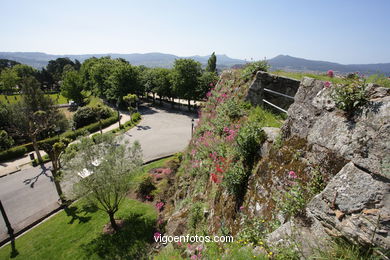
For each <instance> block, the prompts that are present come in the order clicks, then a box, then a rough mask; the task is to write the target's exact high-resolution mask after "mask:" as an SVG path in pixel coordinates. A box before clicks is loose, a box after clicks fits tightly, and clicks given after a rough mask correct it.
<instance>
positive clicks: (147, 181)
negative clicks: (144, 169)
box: [136, 175, 156, 199]
mask: <svg viewBox="0 0 390 260" xmlns="http://www.w3.org/2000/svg"><path fill="white" fill-rule="evenodd" d="M155 189H156V186H155V185H154V184H153V179H152V177H151V176H150V175H146V176H144V177H143V178H142V180H141V182H140V183H139V184H138V187H137V189H136V193H137V197H138V198H140V199H145V197H146V196H148V195H150V194H151V192H152V191H154V190H155Z"/></svg>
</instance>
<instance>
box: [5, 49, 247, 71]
mask: <svg viewBox="0 0 390 260" xmlns="http://www.w3.org/2000/svg"><path fill="white" fill-rule="evenodd" d="M104 56H111V58H114V59H116V58H123V59H125V60H127V61H129V62H130V63H131V64H133V65H137V66H138V65H144V66H147V67H166V68H169V67H172V65H173V63H174V62H175V59H180V58H192V59H194V60H196V61H199V62H200V63H201V64H203V65H206V64H207V60H208V58H209V57H210V56H191V57H179V56H176V55H172V54H165V53H158V52H151V53H145V54H140V53H133V54H118V53H106V54H81V55H52V54H46V53H43V52H0V59H9V60H14V61H18V62H20V63H24V64H27V65H30V66H33V67H35V68H42V67H45V66H46V65H47V63H48V62H49V61H50V60H54V59H57V58H61V57H68V58H70V59H72V60H74V59H77V60H79V61H81V62H82V61H84V60H86V59H88V58H91V57H97V58H100V57H104ZM217 63H218V68H219V69H224V68H230V67H231V66H233V65H236V64H245V63H246V62H245V61H244V60H239V59H232V58H229V57H228V56H226V55H217Z"/></svg>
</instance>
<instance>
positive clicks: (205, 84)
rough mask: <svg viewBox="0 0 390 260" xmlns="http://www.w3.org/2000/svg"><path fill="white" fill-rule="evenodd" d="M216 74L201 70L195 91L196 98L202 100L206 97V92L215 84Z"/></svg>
mask: <svg viewBox="0 0 390 260" xmlns="http://www.w3.org/2000/svg"><path fill="white" fill-rule="evenodd" d="M217 81H218V76H217V74H216V73H215V72H207V71H206V72H203V73H202V76H200V78H199V85H198V89H197V92H196V99H197V100H202V99H204V98H205V97H206V94H207V92H209V91H210V89H211V88H213V87H214V86H215V84H216V83H217Z"/></svg>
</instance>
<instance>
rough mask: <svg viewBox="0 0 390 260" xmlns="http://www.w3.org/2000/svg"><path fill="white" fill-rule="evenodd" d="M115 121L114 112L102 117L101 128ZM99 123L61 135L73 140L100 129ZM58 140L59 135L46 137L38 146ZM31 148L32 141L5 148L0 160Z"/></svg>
mask: <svg viewBox="0 0 390 260" xmlns="http://www.w3.org/2000/svg"><path fill="white" fill-rule="evenodd" d="M116 121H118V115H117V114H115V115H114V116H112V117H109V118H107V119H104V120H102V122H101V123H102V128H104V127H107V126H109V125H112V124H113V123H115V122H116ZM99 124H100V123H99V122H97V123H93V124H90V125H88V126H85V127H83V128H80V129H77V130H75V131H67V132H65V133H63V134H62V135H61V137H63V138H68V139H71V140H75V139H76V138H77V137H79V136H84V135H87V134H88V133H90V132H96V131H98V130H99V129H100V125H99ZM58 141H59V137H58V136H53V137H50V138H46V139H44V140H41V141H38V146H39V145H41V144H44V143H51V144H54V143H56V142H58ZM33 150H34V148H33V146H32V143H27V144H23V145H19V146H16V147H14V148H11V149H8V150H6V151H4V152H1V153H0V161H5V160H10V159H15V158H18V157H21V156H23V155H24V154H25V153H26V152H31V151H33ZM22 151H24V152H22Z"/></svg>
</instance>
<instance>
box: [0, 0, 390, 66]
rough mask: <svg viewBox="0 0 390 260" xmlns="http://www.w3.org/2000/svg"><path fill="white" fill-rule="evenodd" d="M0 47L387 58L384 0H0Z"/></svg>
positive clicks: (389, 35)
mask: <svg viewBox="0 0 390 260" xmlns="http://www.w3.org/2000/svg"><path fill="white" fill-rule="evenodd" d="M0 35H1V36H0V52H2V51H28V52H31V51H34V52H35V51H37V52H45V53H49V54H98V53H148V52H162V53H169V54H175V55H178V56H192V55H202V56H203V55H209V54H211V53H212V52H214V51H215V52H216V53H217V54H226V55H228V56H229V57H232V58H239V59H247V60H251V59H254V60H259V59H263V58H264V57H265V58H273V57H275V56H277V55H279V54H284V55H291V56H295V57H300V58H306V59H314V60H325V61H332V62H339V63H343V64H352V63H383V62H390V1H389V0H364V1H363V0H339V1H336V0H327V1H325V0H294V1H292V0H285V1H283V0H235V1H231V0H223V1H222V0H220V1H217V0H138V1H133V0H127V1H119V0H106V1H100V0H94V1H92V0H77V1H74V0H66V1H56V0H51V1H49V0H47V1H43V0H34V1H21V0H0Z"/></svg>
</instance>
